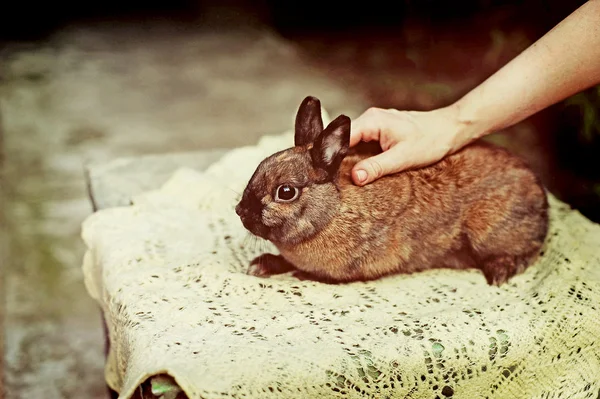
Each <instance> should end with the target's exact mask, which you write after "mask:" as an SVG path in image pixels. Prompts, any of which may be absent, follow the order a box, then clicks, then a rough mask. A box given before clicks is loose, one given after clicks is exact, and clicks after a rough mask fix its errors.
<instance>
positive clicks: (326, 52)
mask: <svg viewBox="0 0 600 399" xmlns="http://www.w3.org/2000/svg"><path fill="white" fill-rule="evenodd" d="M583 3H584V2H583V1H565V0H521V1H517V0H513V1H500V0H468V1H460V2H448V1H443V0H420V1H416V0H413V1H410V0H405V1H396V2H384V1H379V0H370V1H363V2H354V3H352V2H341V1H340V2H336V1H329V2H326V1H316V0H302V1H300V0H290V1H276V0H260V1H250V0H247V1H244V0H227V1H215V0H213V1H200V0H198V1H192V0H174V1H157V0H152V1H141V0H128V1H116V0H108V1H89V2H77V3H71V2H60V1H58V2H39V3H37V4H36V3H29V2H24V1H21V2H11V3H5V5H4V6H3V8H4V9H3V11H2V12H1V13H0V35H1V39H2V40H4V41H10V42H32V41H36V40H44V38H46V37H48V36H49V35H51V34H52V33H53V32H55V31H57V30H60V29H61V28H63V27H65V26H68V25H70V24H75V23H77V24H82V23H83V24H86V23H95V22H97V21H107V20H108V21H114V22H115V23H119V21H127V22H131V21H138V20H139V21H143V22H144V23H148V22H149V21H150V22H151V21H153V20H170V21H175V22H176V23H178V24H180V25H181V27H182V29H183V28H185V27H186V26H193V25H195V24H199V23H202V21H206V19H203V18H204V16H205V15H207V14H210V15H212V16H213V17H214V16H215V15H216V16H217V18H216V19H215V18H212V19H211V21H212V22H211V28H212V29H216V30H218V29H223V28H226V27H227V25H228V24H232V23H233V24H240V23H247V24H262V25H266V26H268V27H270V28H271V29H273V30H275V31H276V32H278V33H279V34H281V35H282V36H284V37H285V38H287V39H289V40H290V41H292V42H295V43H296V44H297V45H298V46H300V47H301V48H303V49H304V50H305V52H306V55H307V57H309V58H310V57H312V60H313V61H314V62H315V63H316V64H318V65H320V66H321V67H322V68H323V67H324V68H325V69H326V70H329V71H330V72H331V75H332V78H334V79H338V80H343V81H345V83H347V84H351V85H356V86H361V87H362V88H363V90H364V92H365V93H366V95H367V97H368V98H369V101H371V103H372V105H373V106H380V107H394V108H398V109H408V108H412V109H431V108H432V107H436V106H441V105H445V104H447V103H449V102H451V101H454V100H456V99H458V98H459V97H460V96H461V95H463V94H464V93H465V92H466V91H468V89H470V88H458V89H453V90H451V93H450V94H449V95H446V96H437V97H432V98H429V100H427V101H423V96H420V97H419V93H416V94H415V95H411V96H408V97H407V96H399V95H398V92H397V91H396V92H394V89H393V88H392V87H391V86H389V87H388V86H386V85H385V84H382V83H381V82H380V83H377V82H375V81H374V80H373V79H371V80H370V79H369V76H373V74H376V73H377V70H376V69H375V70H374V69H373V67H370V66H368V65H367V66H365V65H364V62H363V60H362V59H361V56H360V54H361V51H362V50H361V49H366V48H371V47H373V46H380V47H384V48H385V47H386V46H387V48H390V49H393V50H398V49H402V48H403V47H405V46H406V44H407V39H406V38H407V37H408V38H410V35H408V36H407V35H406V34H400V33H401V32H404V33H406V30H407V29H413V30H416V31H418V32H419V39H418V40H419V43H420V46H421V47H422V50H423V51H422V52H423V53H424V54H426V60H425V62H424V63H421V64H420V65H418V66H415V64H414V63H412V62H410V60H408V58H409V57H408V56H400V57H396V58H395V61H394V64H393V65H388V66H387V68H388V69H389V70H392V71H397V74H398V76H399V77H401V76H408V75H410V74H415V73H421V74H426V75H427V76H429V77H430V79H431V81H432V82H435V81H436V79H438V78H440V77H446V78H447V77H448V76H450V77H451V78H453V79H454V78H455V79H456V80H457V81H458V80H460V79H461V78H464V77H465V76H467V75H469V74H472V75H475V76H478V77H480V78H479V81H482V80H484V79H485V78H486V77H487V76H489V75H490V74H492V73H493V72H494V71H495V70H497V68H499V67H500V66H501V65H502V64H504V63H506V62H508V61H509V60H510V59H512V58H513V57H514V56H515V55H517V54H518V50H519V49H517V50H515V49H513V50H510V49H509V50H506V51H504V52H502V51H501V52H500V55H499V56H498V57H499V58H498V57H497V60H496V62H495V63H494V64H493V65H487V66H486V65H484V64H483V63H482V62H481V60H480V59H479V60H478V58H477V57H479V55H478V54H482V51H483V49H484V48H486V46H487V47H489V46H490V45H491V44H490V43H491V42H490V34H489V32H488V31H490V29H491V27H493V28H494V29H496V30H498V29H500V30H502V31H504V32H514V31H519V32H524V34H525V36H526V37H527V39H528V40H529V43H531V42H533V41H534V40H535V39H537V38H539V37H540V36H542V35H543V34H544V33H545V32H547V31H548V30H550V29H551V28H552V27H553V26H554V25H556V24H557V23H558V22H560V20H562V19H563V18H565V17H566V16H567V15H568V14H569V13H571V12H572V11H574V10H575V9H576V8H577V7H578V6H580V5H581V4H583ZM215 21H216V22H215ZM492 36H493V35H492ZM492 41H493V40H492ZM447 43H453V45H452V46H450V47H451V48H452V49H453V50H448V46H447ZM342 44H344V45H346V46H348V45H350V46H354V49H355V50H356V51H355V54H358V55H355V58H354V59H353V60H350V61H348V60H347V59H342V57H341V56H338V54H337V52H336V51H337V49H338V48H339V47H340V46H341V45H342ZM456 48H458V49H459V50H461V51H463V52H462V53H456V51H455V49H456ZM479 50H482V51H479ZM478 51H479V52H478ZM399 52H400V53H402V51H401V50H400V51H399ZM407 74H408V75H407ZM413 94H414V93H413ZM419 98H421V100H419ZM571 100H573V99H571ZM572 102H573V101H571V103H567V102H563V103H560V104H557V105H556V106H553V107H550V108H549V109H547V110H545V111H543V112H541V113H539V114H538V115H536V116H535V117H533V118H532V121H533V123H534V125H535V126H536V129H537V130H538V133H537V134H538V136H540V137H542V141H543V142H544V145H543V148H544V149H543V151H545V152H546V154H545V155H547V158H546V161H545V162H546V165H545V167H546V169H547V170H546V171H545V172H541V174H542V175H543V176H544V182H545V184H546V185H547V186H548V187H549V188H550V189H551V191H552V192H554V193H555V194H557V195H558V196H559V198H561V199H563V200H565V201H567V202H569V203H570V204H571V205H573V206H574V207H576V208H578V209H580V210H581V211H582V212H583V213H584V214H585V215H586V216H588V217H589V218H591V219H593V220H595V221H600V165H599V164H598V161H596V156H597V154H598V153H599V150H600V144H599V142H600V132H599V130H600V123H599V122H598V114H599V109H600V107H599V106H598V104H600V95H599V93H598V89H597V88H592V89H590V90H588V91H587V92H586V93H584V94H583V95H580V96H578V97H577V98H575V105H573V104H572ZM569 104H570V105H569ZM586 119H587V125H586V124H585V123H584V121H585V120H586ZM590 121H592V123H591V125H590ZM515 145H516V146H518V144H515ZM527 151H529V150H528V149H527V148H523V146H521V148H517V152H519V153H521V154H523V153H527ZM531 151H533V150H531Z"/></svg>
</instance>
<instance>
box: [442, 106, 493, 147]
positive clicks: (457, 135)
mask: <svg viewBox="0 0 600 399" xmlns="http://www.w3.org/2000/svg"><path fill="white" fill-rule="evenodd" d="M445 112H446V113H447V115H449V118H450V120H451V126H452V128H451V129H450V130H451V131H452V132H453V137H452V146H453V151H458V150H459V149H460V148H462V147H464V146H466V145H467V144H469V143H471V142H473V141H475V140H477V139H480V138H481V137H484V136H486V135H488V134H490V133H491V132H492V130H493V129H492V128H491V127H490V126H488V124H487V121H486V119H484V118H483V117H482V115H481V112H479V111H478V109H477V108H476V107H473V106H471V104H470V103H469V101H468V99H466V98H465V97H463V98H461V99H460V100H458V101H456V102H455V103H453V104H451V105H449V106H448V107H446V108H445Z"/></svg>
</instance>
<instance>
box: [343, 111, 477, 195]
mask: <svg viewBox="0 0 600 399" xmlns="http://www.w3.org/2000/svg"><path fill="white" fill-rule="evenodd" d="M457 115H458V112H457V110H456V109H454V107H453V106H450V107H445V108H439V109H436V110H433V111H426V112H420V111H398V110H395V109H381V108H370V109H368V110H367V111H366V112H365V113H363V114H362V115H361V116H359V117H358V118H357V119H355V120H354V121H352V130H351V133H350V146H351V147H352V146H354V145H356V144H358V143H359V142H360V141H372V140H377V141H379V144H380V145H381V149H382V150H383V152H382V153H381V154H378V155H376V156H373V157H370V158H367V159H364V160H362V161H360V162H358V163H357V164H356V165H355V166H354V168H353V170H352V180H353V181H354V183H355V184H356V185H359V186H364V185H365V184H368V183H371V182H372V181H374V180H377V179H379V178H380V177H383V176H385V175H388V174H392V173H396V172H400V171H402V170H405V169H411V168H418V167H423V166H427V165H430V164H433V163H435V162H437V161H439V160H441V159H442V158H444V157H445V156H446V155H449V154H450V153H452V152H455V151H457V150H459V149H460V148H461V147H462V146H463V145H465V144H467V142H468V141H469V140H468V139H465V138H464V137H462V136H464V135H463V134H462V130H460V129H459V122H458V116H457Z"/></svg>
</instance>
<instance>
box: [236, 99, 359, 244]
mask: <svg viewBox="0 0 600 399" xmlns="http://www.w3.org/2000/svg"><path fill="white" fill-rule="evenodd" d="M294 144H295V146H294V147H292V148H289V149H286V150H283V151H280V152H278V153H275V154H273V155H272V156H270V157H268V158H266V159H265V160H263V161H262V162H261V163H260V164H259V166H258V167H257V169H256V171H255V172H254V174H253V176H252V177H251V179H250V181H249V183H248V185H247V186H246V188H245V190H244V193H243V195H242V199H241V201H240V202H239V203H238V204H237V206H236V208H235V209H236V213H237V214H238V215H239V216H240V219H241V220H242V223H243V224H244V227H246V229H248V230H249V231H250V232H252V233H253V234H255V235H257V236H259V237H262V238H264V239H267V240H269V241H271V242H273V243H274V244H275V245H277V244H283V245H295V244H298V243H299V242H303V241H305V240H307V239H309V238H310V237H312V236H314V235H316V234H317V233H318V232H319V231H321V230H322V229H323V228H324V226H326V225H327V223H329V222H330V221H331V219H332V218H333V217H335V215H336V214H337V212H339V208H340V206H341V198H340V194H339V191H338V188H337V186H336V179H337V176H338V172H339V169H340V165H341V163H342V160H343V159H344V157H345V156H346V154H347V153H348V149H349V144H350V118H348V117H347V116H344V115H341V116H339V117H338V118H336V119H335V120H333V121H332V122H331V123H330V124H329V125H328V126H327V127H325V128H323V121H322V118H321V104H320V102H319V100H318V99H316V98H314V97H307V98H305V99H304V101H303V102H302V104H301V105H300V108H299V109H298V113H297V115H296V122H295V136H294Z"/></svg>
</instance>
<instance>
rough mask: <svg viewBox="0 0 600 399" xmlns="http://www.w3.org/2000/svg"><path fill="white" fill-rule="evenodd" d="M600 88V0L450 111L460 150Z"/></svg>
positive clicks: (535, 45)
mask: <svg viewBox="0 0 600 399" xmlns="http://www.w3.org/2000/svg"><path fill="white" fill-rule="evenodd" d="M598 83H600V0H590V1H588V2H587V3H586V4H584V5H583V6H581V7H580V8H579V9H578V10H576V11H575V12H573V13H572V14H571V15H569V16H568V17H567V18H566V19H564V20H563V21H562V22H561V23H560V24H558V25H557V26H556V27H554V29H552V30H551V31H550V32H548V33H547V34H546V35H544V36H543V37H542V38H541V39H540V40H538V41H537V42H536V43H534V44H533V45H532V46H530V47H529V48H528V49H527V50H525V51H524V52H523V53H521V54H520V55H519V56H517V57H516V58H515V59H513V60H512V61H511V62H509V63H508V64H506V65H505V66H504V67H503V68H502V69H500V70H499V71H498V72H496V73H495V74H494V75H492V76H491V77H490V78H488V79H487V80H486V81H485V82H483V83H482V84H481V85H479V86H478V87H476V88H475V89H473V90H472V91H471V92H469V93H468V94H467V95H465V96H464V97H463V98H462V99H460V100H459V101H457V102H456V103H455V104H453V105H452V106H450V107H449V108H451V109H452V110H453V112H454V113H455V115H456V118H457V123H458V129H457V132H456V135H457V145H458V146H461V145H463V144H467V143H468V142H469V141H471V140H474V139H477V138H479V137H482V136H485V135H487V134H489V133H492V132H494V131H497V130H500V129H503V128H506V127H509V126H511V125H513V124H516V123H518V122H520V121H522V120H523V119H526V118H527V117H529V116H531V115H533V114H534V113H536V112H538V111H540V110H542V109H544V108H546V107H548V106H550V105H552V104H555V103H557V102H559V101H561V100H563V99H565V98H567V97H569V96H571V95H573V94H575V93H578V92H580V91H582V90H585V89H587V88H589V87H591V86H594V85H596V84H598Z"/></svg>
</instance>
